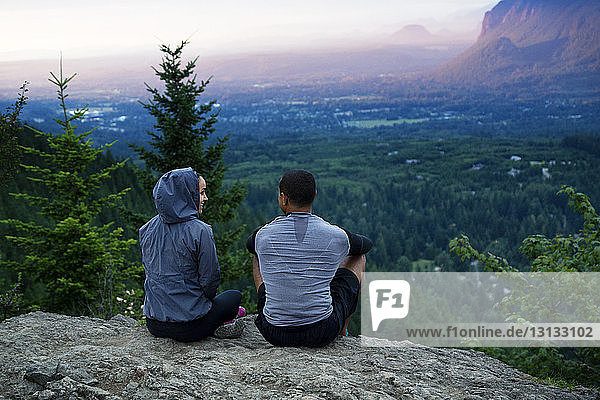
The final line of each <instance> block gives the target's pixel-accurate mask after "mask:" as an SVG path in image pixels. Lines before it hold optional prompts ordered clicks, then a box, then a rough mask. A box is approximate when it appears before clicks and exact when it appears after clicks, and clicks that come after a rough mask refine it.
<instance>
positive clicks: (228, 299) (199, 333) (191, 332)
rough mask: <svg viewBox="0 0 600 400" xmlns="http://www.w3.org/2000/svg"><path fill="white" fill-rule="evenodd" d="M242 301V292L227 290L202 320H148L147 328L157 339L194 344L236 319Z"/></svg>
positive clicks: (219, 296) (215, 301)
mask: <svg viewBox="0 0 600 400" xmlns="http://www.w3.org/2000/svg"><path fill="white" fill-rule="evenodd" d="M241 300H242V293H241V292H239V291H238V290H227V291H225V292H223V293H221V294H219V295H218V296H217V297H215V298H214V299H213V303H212V308H211V309H210V311H209V312H208V313H207V314H206V315H205V316H203V317H201V318H198V319H195V320H193V321H187V322H162V321H158V320H155V319H152V318H146V327H147V328H148V331H149V332H150V333H151V334H152V335H154V336H156V337H168V338H171V339H174V340H177V341H179V342H194V341H196V340H200V339H204V338H205V337H208V336H210V335H212V334H213V333H214V332H215V329H217V328H218V327H219V326H220V325H221V324H222V323H223V322H227V321H230V320H232V319H234V318H235V317H236V316H237V313H238V308H239V306H240V301H241Z"/></svg>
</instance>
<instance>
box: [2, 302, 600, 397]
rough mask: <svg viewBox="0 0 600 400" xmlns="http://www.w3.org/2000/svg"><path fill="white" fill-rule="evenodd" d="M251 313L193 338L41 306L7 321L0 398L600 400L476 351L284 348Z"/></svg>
mask: <svg viewBox="0 0 600 400" xmlns="http://www.w3.org/2000/svg"><path fill="white" fill-rule="evenodd" d="M252 318H253V317H252V316H250V317H246V319H245V322H246V330H245V331H244V334H243V335H242V337H241V338H239V339H229V340H217V339H213V338H210V339H207V340H204V341H201V342H197V343H191V344H183V343H177V342H174V341H172V340H170V339H157V338H154V337H152V336H151V335H150V334H149V333H148V332H147V331H146V329H145V327H144V326H136V323H135V321H133V320H131V319H128V318H125V317H122V316H117V317H115V318H113V319H112V320H110V321H105V320H99V319H91V318H87V317H68V316H63V315H56V314H46V313H41V312H36V313H31V314H27V315H23V316H20V317H16V318H12V319H9V320H7V321H4V322H2V323H0V399H107V400H108V399H110V400H116V399H154V398H163V399H282V398H285V399H307V400H308V399H313V400H314V399H470V400H476V399H510V400H514V399H598V398H600V394H599V393H598V392H595V391H592V390H589V389H583V388H576V389H574V390H572V391H567V390H563V389H559V388H556V387H550V386H544V385H540V384H538V383H536V382H535V381H533V380H532V379H531V377H529V376H528V375H525V374H523V373H520V372H518V371H516V370H514V369H511V368H509V367H508V366H506V365H505V364H503V363H501V362H499V361H497V360H494V359H491V358H488V357H486V356H485V355H483V354H482V353H479V352H475V351H471V350H467V351H465V350H452V349H435V348H428V347H424V346H417V345H412V344H410V343H408V342H403V343H395V346H392V347H384V348H382V347H376V348H375V347H362V346H361V339H359V338H340V339H339V340H337V341H336V342H335V343H333V344H332V345H330V346H328V347H326V348H324V349H307V348H299V349H298V348H275V347H273V346H271V345H269V344H268V343H267V342H265V341H264V340H263V339H262V337H261V335H260V334H259V333H258V331H257V330H256V328H255V327H254V324H253V323H252Z"/></svg>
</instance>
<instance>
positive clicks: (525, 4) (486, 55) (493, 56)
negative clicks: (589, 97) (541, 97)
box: [433, 0, 600, 90]
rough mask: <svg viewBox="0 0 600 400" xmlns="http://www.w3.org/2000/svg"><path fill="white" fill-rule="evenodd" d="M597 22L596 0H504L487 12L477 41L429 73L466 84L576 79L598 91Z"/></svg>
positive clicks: (599, 29) (599, 30)
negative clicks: (432, 72) (507, 50)
mask: <svg viewBox="0 0 600 400" xmlns="http://www.w3.org/2000/svg"><path fill="white" fill-rule="evenodd" d="M599 21H600V2H598V1H594V0H571V1H561V0H503V1H501V2H500V3H498V4H497V5H496V6H495V7H494V8H493V9H492V10H490V11H488V12H487V13H486V14H485V17H484V20H483V24H482V29H481V34H480V36H479V39H478V40H477V42H476V43H475V44H474V45H473V46H472V47H471V48H469V49H468V50H466V51H465V52H464V53H463V54H461V55H459V56H458V57H456V58H455V59H453V60H451V61H450V62H448V63H447V64H445V65H444V66H442V67H441V68H439V69H437V70H436V71H435V72H434V74H433V75H434V76H435V77H436V78H437V79H438V80H444V81H446V82H451V83H465V84H467V85H468V84H485V85H492V86H499V85H503V84H506V83H513V84H514V83H517V84H519V83H521V84H524V85H526V84H531V83H532V82H535V83H540V84H544V83H546V84H547V83H551V84H553V85H554V86H555V85H556V84H557V83H558V84H560V83H561V82H564V86H565V87H568V85H570V84H571V82H580V83H582V84H583V86H585V87H589V88H590V89H593V90H597V89H599V88H600V24H599V23H598V22H599ZM511 47H512V48H511ZM507 48H511V49H510V52H506V51H504V50H505V49H507Z"/></svg>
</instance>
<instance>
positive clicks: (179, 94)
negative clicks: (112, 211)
mask: <svg viewBox="0 0 600 400" xmlns="http://www.w3.org/2000/svg"><path fill="white" fill-rule="evenodd" d="M187 44H188V43H187V42H186V41H184V42H182V43H181V44H180V45H179V46H177V47H175V48H174V49H172V48H171V47H169V46H168V45H162V46H161V47H160V50H161V52H162V53H163V58H162V62H161V63H160V64H159V68H158V69H157V68H153V69H154V71H155V73H156V75H157V76H158V77H159V79H160V80H161V82H162V83H163V84H164V91H162V92H161V91H160V90H159V89H156V88H152V87H150V86H149V85H148V84H146V89H147V90H148V92H149V93H150V94H151V95H152V97H151V99H150V100H149V101H148V102H147V103H142V105H143V106H144V108H145V109H146V110H148V112H149V113H150V115H152V116H153V117H154V118H156V124H155V125H154V128H155V130H156V131H155V132H148V134H149V135H150V137H151V140H150V146H152V148H153V149H152V150H149V149H146V148H145V147H144V146H137V145H131V147H132V148H133V149H134V150H135V151H136V152H137V153H138V154H139V156H140V159H142V160H144V162H145V163H146V173H145V174H143V176H142V177H141V180H142V181H143V182H144V185H145V186H146V188H147V189H148V192H150V193H151V191H152V188H153V186H154V183H155V182H156V176H155V175H153V173H156V174H158V175H162V174H164V173H166V172H168V171H170V170H173V169H176V168H185V167H192V168H193V169H194V170H195V171H197V172H198V174H200V175H202V177H203V178H204V179H205V180H206V191H207V195H208V202H207V204H206V207H205V208H204V209H203V212H202V219H203V220H204V221H206V222H207V223H209V224H217V225H218V224H221V226H223V225H222V224H224V223H226V222H228V221H230V220H231V219H233V217H234V211H235V210H236V209H237V207H238V206H239V205H240V203H241V202H242V200H243V199H244V198H245V197H246V194H247V191H246V189H245V188H244V186H243V185H242V184H240V183H235V184H234V185H232V187H231V188H229V189H223V188H222V184H223V179H224V177H225V172H226V171H227V167H226V165H225V163H224V161H223V152H224V151H225V149H226V147H227V146H226V142H227V141H228V139H229V136H225V137H221V138H217V139H216V143H215V144H213V145H205V142H206V140H207V139H208V138H209V136H210V135H211V134H212V133H214V131H215V128H214V125H215V123H216V122H217V117H218V111H214V106H215V104H216V102H215V101H214V100H213V101H209V102H207V103H204V104H202V103H199V102H198V100H199V97H200V95H201V94H202V93H203V92H204V90H205V88H206V86H207V85H208V84H209V82H210V78H209V79H207V80H206V81H200V82H198V81H197V76H196V74H195V73H194V69H195V68H196V62H197V60H198V58H197V57H196V58H195V59H194V60H192V61H189V62H187V63H186V64H185V65H183V64H182V53H183V49H184V47H185V46H186V45H187ZM218 228H219V226H217V229H216V231H215V236H216V238H215V241H216V245H217V254H218V256H219V263H220V264H221V267H222V268H221V271H222V275H223V280H224V281H231V280H233V281H235V280H239V279H240V277H242V276H249V275H250V268H251V267H250V266H251V264H250V263H249V262H247V260H246V257H245V256H244V255H243V254H242V253H239V252H238V253H236V254H234V253H233V252H232V251H231V246H232V244H233V243H234V242H235V241H236V240H239V238H240V234H241V232H242V230H243V227H238V228H236V229H232V230H228V231H220V230H219V229H218ZM242 266H243V267H242Z"/></svg>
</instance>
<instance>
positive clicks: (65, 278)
mask: <svg viewBox="0 0 600 400" xmlns="http://www.w3.org/2000/svg"><path fill="white" fill-rule="evenodd" d="M51 76H52V78H51V79H49V80H50V82H52V83H53V84H54V85H56V86H57V88H58V90H57V91H58V99H59V101H60V107H61V111H62V118H60V119H55V121H56V122H57V123H58V124H59V125H60V127H61V130H62V133H61V134H58V135H53V134H51V133H44V132H37V134H38V135H40V136H41V137H43V138H45V139H46V140H47V142H48V146H49V149H50V150H49V151H43V150H40V149H35V148H28V147H25V148H24V150H25V151H26V152H27V153H30V154H34V155H37V156H39V157H41V159H42V160H43V161H44V163H45V166H43V167H42V166H40V165H29V166H24V168H25V170H26V171H27V172H28V173H29V174H31V175H32V176H30V177H29V179H30V180H31V181H33V182H35V183H37V184H39V185H42V186H43V187H44V188H45V191H44V192H45V193H49V195H48V196H41V195H33V194H29V193H18V194H14V196H15V197H16V198H17V199H22V200H23V201H25V202H27V203H28V204H29V205H31V206H33V207H35V208H37V209H38V213H39V214H40V215H41V216H43V217H44V219H45V220H47V221H48V222H49V223H48V224H45V225H42V224H37V223H35V222H31V221H30V220H29V221H27V220H18V219H8V220H3V221H1V222H3V223H7V224H11V225H13V226H14V228H15V229H16V230H17V232H19V233H20V234H21V235H20V236H17V235H14V236H7V238H8V239H9V240H10V241H12V242H14V243H15V244H16V245H18V246H19V247H21V248H22V249H23V250H24V254H25V261H24V262H19V263H16V262H12V263H10V262H6V263H5V264H8V265H9V266H11V267H13V268H14V269H16V270H18V271H22V272H23V274H24V277H26V278H27V280H28V281H33V282H40V283H42V284H43V285H44V288H45V296H44V297H43V298H42V300H41V303H42V304H41V305H42V307H43V308H44V309H46V310H48V311H54V312H61V313H68V314H91V315H96V316H103V317H108V316H110V315H112V314H113V311H114V310H113V305H114V304H115V303H114V299H116V296H117V294H121V292H122V291H123V290H124V285H125V281H126V280H127V279H130V278H132V277H134V276H135V275H136V274H139V272H140V271H139V267H135V266H132V265H127V263H126V262H125V257H124V254H125V252H126V251H127V249H128V248H129V247H130V246H131V245H133V244H135V240H123V239H122V238H121V237H122V235H121V234H122V229H121V228H114V227H113V226H112V224H110V223H109V224H106V225H104V226H96V225H94V224H93V222H94V220H95V218H96V217H97V216H98V215H99V213H100V212H101V210H102V209H103V208H105V207H108V206H114V205H115V203H116V202H117V201H118V200H119V199H121V198H122V197H123V196H124V194H125V193H126V192H127V190H128V189H125V190H123V191H121V192H118V193H113V194H110V195H107V196H99V195H98V193H97V192H98V189H99V187H100V184H101V183H102V182H103V181H104V180H106V179H107V178H109V176H110V174H111V173H112V172H113V171H115V170H116V169H118V168H121V167H122V166H123V165H124V163H125V161H123V162H118V163H114V164H112V165H110V166H108V167H106V168H103V169H101V170H100V171H99V172H96V173H91V172H90V168H89V167H90V164H91V163H92V162H93V161H94V160H96V159H97V158H98V157H99V156H100V155H101V153H102V152H103V151H104V149H106V148H108V147H110V145H111V144H107V145H104V146H101V147H99V148H95V147H92V144H93V143H92V141H91V140H90V139H88V136H89V135H90V134H91V131H88V132H83V133H75V129H76V126H75V125H73V123H74V122H75V121H77V120H81V119H82V118H83V117H84V115H85V113H86V111H87V106H86V107H84V108H82V109H76V110H75V111H71V112H70V111H69V110H68V109H67V106H66V104H65V100H66V98H67V97H68V95H67V94H66V93H65V91H66V89H67V84H68V83H69V82H70V81H71V80H72V79H73V78H74V77H75V75H72V76H71V77H69V78H64V77H63V72H62V62H61V66H60V73H59V76H58V77H57V76H56V75H55V74H53V73H51Z"/></svg>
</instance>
